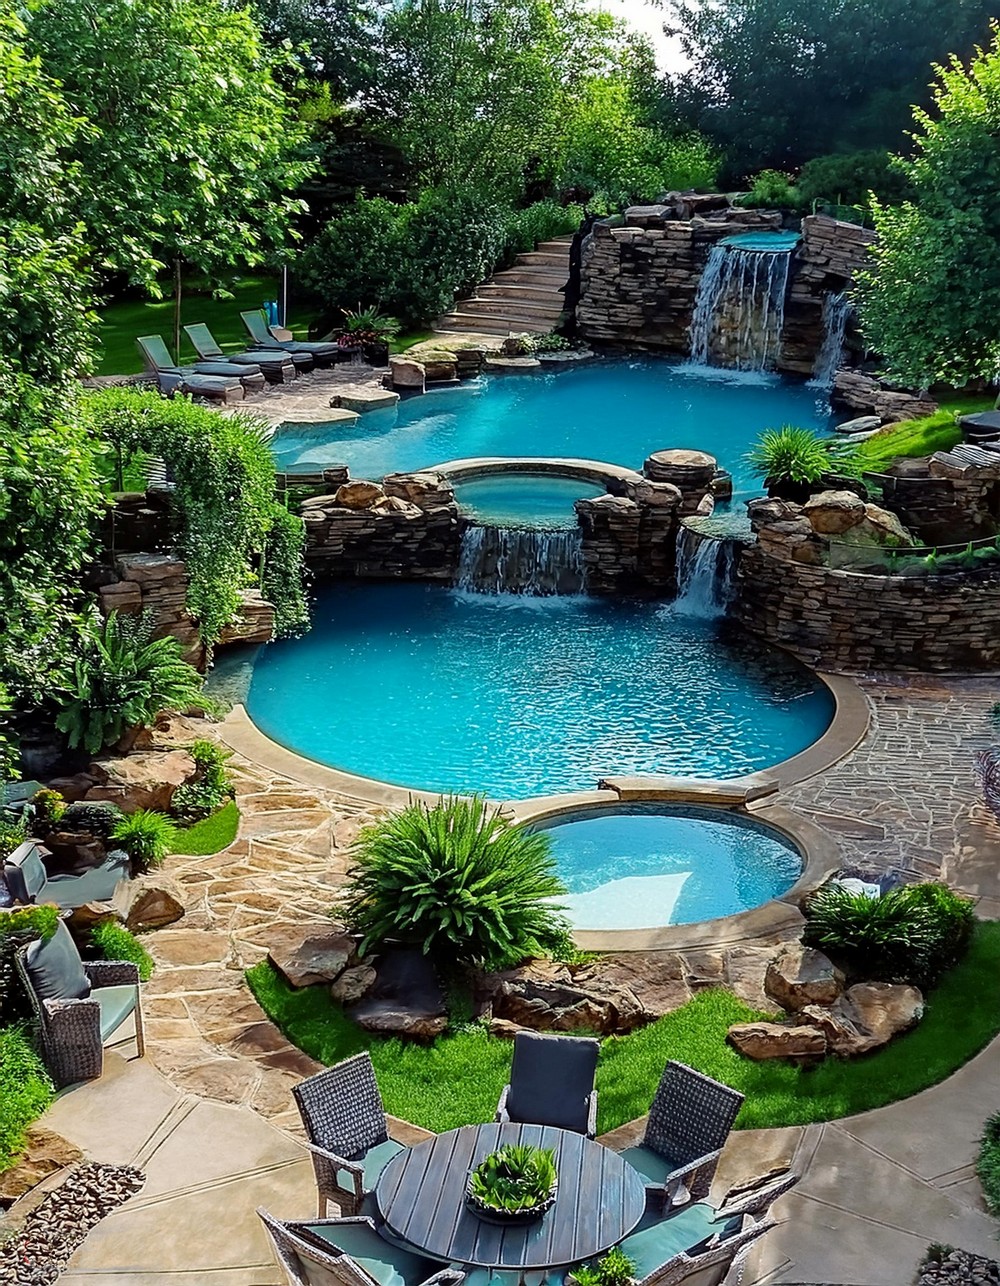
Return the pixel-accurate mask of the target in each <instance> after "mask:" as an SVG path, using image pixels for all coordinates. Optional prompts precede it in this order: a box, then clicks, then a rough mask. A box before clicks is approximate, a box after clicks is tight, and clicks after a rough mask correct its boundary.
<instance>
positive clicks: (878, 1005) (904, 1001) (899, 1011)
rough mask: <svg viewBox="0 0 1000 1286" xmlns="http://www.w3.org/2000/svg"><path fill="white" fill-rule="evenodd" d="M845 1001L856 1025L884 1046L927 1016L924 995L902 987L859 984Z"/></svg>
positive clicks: (895, 984) (875, 983) (893, 984)
mask: <svg viewBox="0 0 1000 1286" xmlns="http://www.w3.org/2000/svg"><path fill="white" fill-rule="evenodd" d="M844 998H845V1000H846V1002H847V1005H848V1006H849V1009H850V1012H851V1015H852V1017H853V1019H854V1022H855V1024H856V1025H857V1026H858V1027H860V1028H861V1029H862V1030H864V1031H865V1032H867V1033H868V1034H869V1035H870V1036H872V1037H873V1038H874V1039H875V1040H877V1041H878V1043H879V1044H882V1045H884V1044H885V1043H886V1042H887V1041H890V1040H891V1039H892V1038H893V1036H896V1035H898V1034H899V1033H900V1032H903V1031H907V1030H908V1029H909V1028H910V1027H913V1026H914V1025H915V1024H916V1023H918V1022H919V1021H920V1019H921V1018H922V1017H923V1014H924V998H923V996H922V995H921V993H920V992H919V991H918V990H917V988H916V987H909V986H905V985H903V984H901V983H892V982H858V983H855V984H854V986H853V987H849V988H848V989H847V992H846V993H845V997H844Z"/></svg>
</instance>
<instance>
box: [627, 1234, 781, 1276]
mask: <svg viewBox="0 0 1000 1286" xmlns="http://www.w3.org/2000/svg"><path fill="white" fill-rule="evenodd" d="M666 1222H667V1223H670V1222H671V1221H670V1220H669V1219H668V1220H667V1221H666ZM740 1222H741V1223H743V1222H744V1221H743V1220H741V1221H740ZM747 1223H748V1226H744V1227H742V1228H740V1229H739V1230H736V1231H733V1232H730V1233H728V1234H726V1233H725V1232H723V1233H721V1234H718V1240H716V1239H715V1236H711V1237H707V1238H706V1239H705V1240H704V1241H703V1242H702V1243H701V1244H700V1245H698V1246H696V1247H691V1249H689V1250H681V1251H678V1252H677V1254H675V1255H672V1256H671V1257H670V1258H669V1259H668V1260H666V1261H665V1262H664V1263H661V1264H655V1265H654V1264H649V1263H644V1262H642V1261H641V1259H640V1257H639V1255H638V1254H637V1253H636V1247H635V1246H634V1245H632V1246H630V1245H629V1241H630V1240H631V1239H630V1238H628V1237H626V1239H625V1241H623V1242H622V1250H624V1251H625V1253H626V1254H627V1255H630V1256H631V1257H632V1258H633V1260H634V1262H635V1263H636V1272H635V1278H634V1286H680V1283H681V1282H692V1281H693V1279H695V1278H697V1284H698V1286H719V1283H721V1282H723V1281H725V1280H726V1278H727V1277H728V1276H729V1274H730V1273H731V1272H732V1271H733V1268H734V1267H735V1266H736V1265H738V1264H740V1263H742V1261H743V1260H744V1259H745V1258H746V1256H747V1255H748V1254H749V1253H750V1248H751V1247H752V1246H753V1244H754V1242H755V1241H757V1240H758V1238H760V1237H762V1236H763V1235H764V1233H766V1232H768V1231H770V1229H771V1228H774V1227H775V1226H776V1225H775V1223H774V1221H773V1220H762V1221H761V1222H760V1223H754V1222H753V1221H747ZM636 1235H639V1234H636Z"/></svg>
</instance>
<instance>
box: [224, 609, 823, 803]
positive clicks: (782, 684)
mask: <svg viewBox="0 0 1000 1286" xmlns="http://www.w3.org/2000/svg"><path fill="white" fill-rule="evenodd" d="M313 622H314V625H313V629H312V631H311V632H310V633H309V634H307V635H306V636H305V637H303V638H301V639H296V640H287V641H283V642H279V643H275V644H272V645H271V646H269V647H267V648H265V649H263V651H262V652H261V654H260V656H259V659H258V661H257V663H256V665H255V668H254V673H253V679H252V682H251V686H250V691H249V694H248V696H247V709H248V711H249V714H250V716H251V718H252V719H253V720H254V722H255V723H256V724H257V725H258V726H259V727H260V728H261V730H262V731H263V732H264V733H265V734H266V735H267V736H269V737H271V738H272V739H273V740H275V741H277V742H279V743H281V744H282V745H285V746H287V747H289V748H290V749H292V750H295V751H297V752H298V753H300V754H302V755H305V756H306V757H308V758H311V759H315V760H318V761H319V762H321V763H325V764H328V765H330V766H332V767H336V768H340V769H343V770H345V771H347V772H351V773H356V774H359V775H361V776H364V777H373V778H376V779H378V780H381V781H388V782H392V783H396V784H398V785H402V786H409V787H414V788H419V789H423V790H429V791H441V792H448V791H480V792H483V793H485V794H488V795H490V796H491V797H493V798H495V799H520V798H525V797H527V796H531V795H540V794H548V793H552V792H562V791H573V790H589V789H593V788H594V787H595V786H596V784H597V781H598V778H599V777H602V776H609V775H619V774H620V775H624V774H636V773H670V774H675V775H679V776H699V777H735V776H739V775H741V774H743V773H747V772H753V771H756V770H758V769H762V768H765V767H767V766H769V765H772V764H775V763H778V762H779V761H781V760H783V759H786V758H788V757H789V756H791V755H794V754H797V753H798V752H799V751H801V750H803V749H805V747H806V746H808V745H810V744H811V743H812V742H813V741H815V740H816V739H817V737H819V736H820V735H821V734H822V733H823V732H824V731H825V730H826V728H827V727H828V726H829V723H830V720H831V718H832V717H833V710H834V704H833V699H832V697H831V695H830V693H829V691H828V689H827V688H826V687H825V686H824V685H823V684H822V683H820V682H819V681H818V680H817V679H816V678H815V677H814V676H813V675H812V674H811V673H810V672H809V671H808V670H806V669H805V668H804V667H802V666H800V665H798V664H796V663H795V662H793V661H791V660H790V659H789V658H787V657H786V656H785V655H784V654H783V653H779V652H772V651H768V650H767V649H763V648H761V646H760V644H759V643H757V642H755V641H752V640H749V639H747V638H746V637H745V636H743V635H739V634H729V633H728V632H727V630H726V628H725V626H724V625H721V624H720V622H719V621H717V620H706V619H701V618H697V617H692V616H685V615H683V614H682V613H679V612H676V611H675V610H674V608H673V607H672V606H671V605H670V604H662V603H653V602H639V601H631V600H622V599H597V598H589V597H586V596H577V597H565V598H527V597H524V596H521V595H503V594H501V595H487V594H465V593H461V592H458V591H455V590H450V589H446V588H444V587H442V586H436V585H426V584H415V583H402V584H364V583H348V584H339V585H329V586H325V587H322V588H321V589H320V590H319V593H318V595H317V598H316V602H315V604H314V611H313Z"/></svg>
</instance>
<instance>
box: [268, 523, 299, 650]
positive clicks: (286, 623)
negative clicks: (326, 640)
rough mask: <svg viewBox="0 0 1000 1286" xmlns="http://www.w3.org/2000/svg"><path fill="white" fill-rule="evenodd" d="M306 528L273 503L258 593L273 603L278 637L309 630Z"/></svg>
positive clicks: (290, 636)
mask: <svg viewBox="0 0 1000 1286" xmlns="http://www.w3.org/2000/svg"><path fill="white" fill-rule="evenodd" d="M305 552H306V528H305V524H304V523H303V521H302V519H301V518H298V517H296V515H295V514H293V513H289V511H288V510H287V509H286V508H284V506H282V505H276V506H275V509H274V514H273V517H272V520H271V529H270V531H269V532H268V533H267V538H266V540H265V542H264V554H263V559H262V562H263V566H262V567H261V572H260V589H261V593H262V594H263V595H264V597H265V598H266V599H267V601H268V602H269V603H272V604H273V605H274V620H275V629H276V630H277V632H278V633H279V634H280V635H281V637H282V638H292V637H298V636H299V635H300V634H305V633H307V632H308V630H309V605H308V603H307V602H306V596H305V585H306V581H307V570H306V560H305Z"/></svg>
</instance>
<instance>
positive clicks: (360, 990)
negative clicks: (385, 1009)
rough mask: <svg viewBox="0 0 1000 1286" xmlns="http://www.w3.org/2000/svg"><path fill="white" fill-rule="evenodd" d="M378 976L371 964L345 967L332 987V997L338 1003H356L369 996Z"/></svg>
mask: <svg viewBox="0 0 1000 1286" xmlns="http://www.w3.org/2000/svg"><path fill="white" fill-rule="evenodd" d="M377 978H378V975H377V974H376V972H375V970H374V968H373V967H372V966H371V965H367V964H359V965H352V966H351V967H350V968H349V969H345V970H344V972H343V973H342V974H341V975H340V977H339V978H338V979H337V980H336V982H335V983H334V984H333V986H332V987H331V988H330V999H331V1000H335V1001H336V1002H337V1004H338V1005H355V1004H357V1002H358V1001H359V1000H361V999H362V998H363V997H365V996H367V995H368V993H369V991H371V989H372V987H374V986H375V982H376V980H377Z"/></svg>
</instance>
